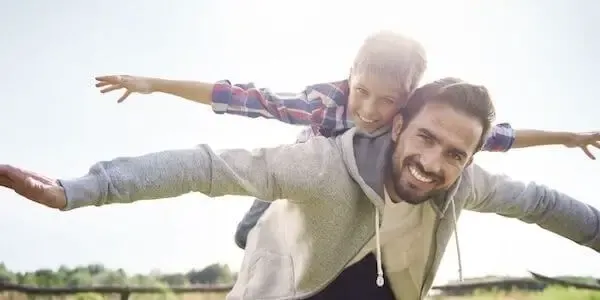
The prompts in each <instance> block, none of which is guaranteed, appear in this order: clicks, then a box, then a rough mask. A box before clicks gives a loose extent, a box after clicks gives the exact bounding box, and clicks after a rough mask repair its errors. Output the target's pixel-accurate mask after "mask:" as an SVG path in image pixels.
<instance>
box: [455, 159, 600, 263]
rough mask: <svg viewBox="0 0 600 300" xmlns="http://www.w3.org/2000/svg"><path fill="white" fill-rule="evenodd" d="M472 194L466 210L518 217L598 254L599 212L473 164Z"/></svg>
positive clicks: (568, 198)
mask: <svg viewBox="0 0 600 300" xmlns="http://www.w3.org/2000/svg"><path fill="white" fill-rule="evenodd" d="M471 180H472V181H473V182H472V185H473V187H472V195H471V197H470V199H469V201H467V203H466V207H465V208H466V209H469V210H473V211H478V212H491V213H497V214H499V215H502V216H505V217H510V218H517V219H519V220H521V221H523V222H526V223H535V224H537V225H539V226H540V227H542V228H544V229H546V230H549V231H551V232H554V233H556V234H558V235H561V236H563V237H565V238H568V239H570V240H572V241H574V242H576V243H578V244H580V245H583V246H587V247H590V248H592V249H594V250H596V251H597V252H600V212H599V211H598V210H597V209H596V208H594V207H592V206H590V205H588V204H585V203H583V202H580V201H578V200H576V199H574V198H572V197H570V196H568V195H566V194H563V193H561V192H559V191H556V190H553V189H551V188H548V187H546V186H543V185H540V184H536V183H534V182H531V183H524V182H519V181H516V180H513V179H511V178H509V177H507V176H504V175H493V174H490V173H488V172H487V171H485V170H483V169H482V168H481V167H479V166H477V165H475V164H473V166H472V173H471Z"/></svg>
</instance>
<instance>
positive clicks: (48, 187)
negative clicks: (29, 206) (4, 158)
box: [0, 165, 67, 209]
mask: <svg viewBox="0 0 600 300" xmlns="http://www.w3.org/2000/svg"><path fill="white" fill-rule="evenodd" d="M0 186H3V187H6V188H9V189H12V190H13V191H15V192H16V193H17V194H19V195H21V196H23V197H25V198H27V199H29V200H32V201H35V202H37V203H40V204H43V205H46V206H48V207H51V208H58V209H62V208H64V207H66V205H67V197H66V195H65V190H64V189H63V188H62V187H61V186H60V185H59V184H58V181H57V180H55V179H51V178H48V177H45V176H42V175H39V174H35V173H33V172H30V171H26V170H21V169H19V168H16V167H13V166H9V165H0Z"/></svg>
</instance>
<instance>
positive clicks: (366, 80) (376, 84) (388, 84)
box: [348, 72, 407, 132]
mask: <svg viewBox="0 0 600 300" xmlns="http://www.w3.org/2000/svg"><path fill="white" fill-rule="evenodd" d="M356 73H358V72H353V73H352V75H351V76H350V80H349V88H350V91H349V95H348V114H349V115H350V116H351V118H352V120H353V121H354V124H355V126H356V127H357V128H358V129H360V130H362V131H366V132H373V131H375V130H378V129H380V128H382V127H384V126H386V125H389V124H391V122H392V119H393V118H394V116H395V115H396V113H397V112H398V109H399V108H401V107H403V106H404V105H405V104H406V100H407V93H406V92H404V90H403V89H402V88H400V87H401V86H402V84H401V83H399V82H397V81H395V80H391V79H390V78H389V77H387V76H380V75H376V74H374V73H373V72H367V73H365V72H363V73H359V74H356Z"/></svg>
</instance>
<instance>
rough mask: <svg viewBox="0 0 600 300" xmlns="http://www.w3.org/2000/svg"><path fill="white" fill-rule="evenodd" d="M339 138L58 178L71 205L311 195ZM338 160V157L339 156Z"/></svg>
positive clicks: (174, 154)
mask: <svg viewBox="0 0 600 300" xmlns="http://www.w3.org/2000/svg"><path fill="white" fill-rule="evenodd" d="M337 149H338V147H337V146H336V143H335V141H334V140H330V139H327V138H313V139H311V140H309V141H308V142H306V143H302V144H293V145H284V146H279V147H274V148H262V149H257V150H254V151H249V150H243V149H230V150H224V151H221V152H215V151H213V150H212V149H211V148H210V147H209V146H208V145H200V146H198V147H196V148H193V149H183V150H169V151H163V152H156V153H151V154H146V155H142V156H137V157H121V158H116V159H113V160H110V161H101V162H98V163H96V164H94V165H93V166H92V167H91V168H90V170H89V172H88V173H87V174H86V175H85V176H83V177H80V178H75V179H67V180H59V183H60V184H61V185H62V186H63V187H64V188H65V193H66V196H67V206H66V207H65V208H64V210H71V209H75V208H79V207H84V206H101V205H106V204H112V203H130V202H134V201H137V200H146V199H160V198H170V197H176V196H180V195H183V194H186V193H190V192H199V193H202V194H205V195H207V196H209V197H219V196H225V195H240V196H253V197H257V198H260V199H262V200H266V201H273V200H276V199H282V198H286V199H293V200H296V201H298V202H301V201H302V200H303V199H307V198H309V197H308V195H307V193H309V192H310V189H311V186H314V185H315V181H318V180H326V178H321V179H319V178H320V176H330V174H320V173H319V169H321V168H327V166H328V165H329V164H330V162H331V161H335V160H336V159H335V157H339V156H340V152H339V151H338V150H337ZM338 161H339V159H338Z"/></svg>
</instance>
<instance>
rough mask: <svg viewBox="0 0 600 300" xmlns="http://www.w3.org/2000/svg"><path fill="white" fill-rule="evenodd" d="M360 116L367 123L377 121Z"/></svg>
mask: <svg viewBox="0 0 600 300" xmlns="http://www.w3.org/2000/svg"><path fill="white" fill-rule="evenodd" d="M358 117H359V118H360V119H361V120H362V121H363V122H365V123H375V120H371V119H367V118H365V117H363V116H361V115H358Z"/></svg>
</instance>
